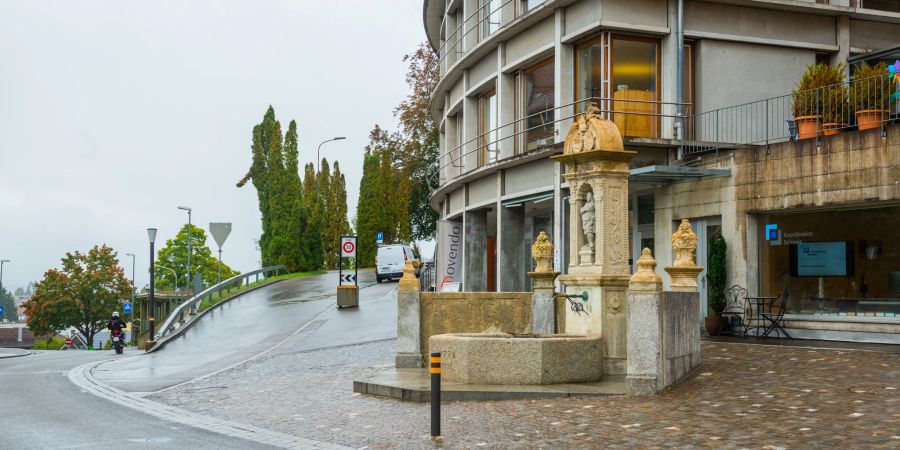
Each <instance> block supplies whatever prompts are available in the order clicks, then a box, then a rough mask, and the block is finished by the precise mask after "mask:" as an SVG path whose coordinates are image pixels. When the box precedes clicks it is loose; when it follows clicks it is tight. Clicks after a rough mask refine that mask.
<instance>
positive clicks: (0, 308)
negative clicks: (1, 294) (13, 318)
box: [0, 306, 3, 316]
mask: <svg viewBox="0 0 900 450" xmlns="http://www.w3.org/2000/svg"><path fill="white" fill-rule="evenodd" d="M2 315H3V307H2V306H0V316H2Z"/></svg>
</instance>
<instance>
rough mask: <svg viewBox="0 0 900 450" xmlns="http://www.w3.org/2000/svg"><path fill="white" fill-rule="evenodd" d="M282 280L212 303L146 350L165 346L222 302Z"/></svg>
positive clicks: (151, 350) (153, 350)
mask: <svg viewBox="0 0 900 450" xmlns="http://www.w3.org/2000/svg"><path fill="white" fill-rule="evenodd" d="M282 281H285V280H284V279H281V280H275V281H273V282H271V283H266V284H261V285H259V286H255V287H253V288H252V289H247V290H246V291H244V292H241V293H240V294H238V295H234V296H232V297H229V298H226V299H225V300H222V301H221V302H219V303H216V304H215V305H212V307H210V308H209V309H207V310H205V311H203V312H201V313H200V314H197V316H196V317H194V318H193V319H192V320H191V321H190V322H188V323H186V324H184V325H182V326H180V327H178V329H177V330H175V331H173V332H172V333H171V334H169V335H167V336H166V337H165V338H164V339H163V340H161V341H159V342H157V343H156V345H154V346H153V347H151V348H150V350H147V353H153V352H155V351H157V350H159V349H161V348H163V347H165V346H166V344H168V343H169V341H171V340H172V339H175V338H177V337H178V336H180V335H181V333H184V332H185V331H187V330H189V329H190V328H191V327H192V326H194V323H196V322H197V321H198V320H200V318H201V317H203V316H205V315H206V314H207V313H209V312H210V311H213V310H215V309H216V308H218V307H219V306H221V305H224V304H226V303H228V302H230V301H232V300H234V299H236V298H238V297H240V296H242V295H244V294H247V293H249V292H253V291H255V290H257V289H261V288H264V287H266V286H272V285H275V284H278V283H280V282H282Z"/></svg>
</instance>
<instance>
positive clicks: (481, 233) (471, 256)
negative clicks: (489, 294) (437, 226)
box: [463, 210, 487, 292]
mask: <svg viewBox="0 0 900 450" xmlns="http://www.w3.org/2000/svg"><path fill="white" fill-rule="evenodd" d="M464 216H465V220H464V224H465V225H464V228H465V233H466V236H465V245H464V247H465V258H464V259H463V264H464V267H465V269H464V271H465V275H464V276H463V280H464V281H463V283H464V284H463V290H464V291H467V292H483V291H485V290H487V248H486V245H485V244H486V242H487V212H486V211H484V210H481V211H466V212H465V213H464Z"/></svg>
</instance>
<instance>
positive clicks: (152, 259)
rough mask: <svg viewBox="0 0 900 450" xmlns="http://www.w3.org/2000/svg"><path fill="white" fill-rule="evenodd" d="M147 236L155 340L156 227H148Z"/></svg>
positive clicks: (152, 323) (151, 331) (151, 316)
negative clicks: (154, 248)
mask: <svg viewBox="0 0 900 450" xmlns="http://www.w3.org/2000/svg"><path fill="white" fill-rule="evenodd" d="M147 237H148V238H150V308H149V310H150V313H149V314H148V317H147V321H148V322H150V341H153V338H154V336H155V333H154V331H153V328H154V325H155V322H156V305H154V299H153V289H154V287H155V286H154V284H155V283H154V282H153V281H154V280H153V279H154V277H155V276H156V267H154V264H155V260H156V253H155V252H154V250H153V244H154V242H155V241H156V228H147Z"/></svg>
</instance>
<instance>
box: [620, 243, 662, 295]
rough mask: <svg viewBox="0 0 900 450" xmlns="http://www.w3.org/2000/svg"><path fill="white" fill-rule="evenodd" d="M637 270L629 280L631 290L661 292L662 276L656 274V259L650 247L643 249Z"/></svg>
mask: <svg viewBox="0 0 900 450" xmlns="http://www.w3.org/2000/svg"><path fill="white" fill-rule="evenodd" d="M637 267H638V270H637V272H636V273H635V274H634V275H632V276H631V279H630V280H629V282H628V290H629V291H643V292H659V291H662V277H660V276H659V275H657V274H656V260H655V259H653V253H652V252H651V251H650V249H649V248H645V249H643V250H641V257H640V258H638V260H637Z"/></svg>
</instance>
